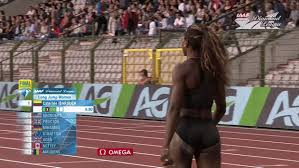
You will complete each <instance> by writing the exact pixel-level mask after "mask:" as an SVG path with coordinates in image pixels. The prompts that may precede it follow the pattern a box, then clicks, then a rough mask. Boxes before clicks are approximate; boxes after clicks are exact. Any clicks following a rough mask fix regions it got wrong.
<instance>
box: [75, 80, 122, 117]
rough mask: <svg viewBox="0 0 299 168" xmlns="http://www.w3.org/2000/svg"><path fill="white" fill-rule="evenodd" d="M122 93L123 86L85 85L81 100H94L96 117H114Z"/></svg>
mask: <svg viewBox="0 0 299 168" xmlns="http://www.w3.org/2000/svg"><path fill="white" fill-rule="evenodd" d="M120 92H121V85H104V84H93V85H91V84H85V85H83V88H82V91H81V94H80V97H79V98H80V99H83V100H94V106H95V111H94V112H95V114H96V115H99V116H107V117H112V115H113V112H114V109H115V106H116V103H117V100H118V97H119V93H120Z"/></svg>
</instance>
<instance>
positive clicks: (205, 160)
mask: <svg viewBox="0 0 299 168" xmlns="http://www.w3.org/2000/svg"><path fill="white" fill-rule="evenodd" d="M195 157H196V164H197V167H198V168H220V167H221V145H220V143H218V144H216V145H214V146H212V147H209V148H207V149H205V150H202V151H201V153H198V154H196V155H195Z"/></svg>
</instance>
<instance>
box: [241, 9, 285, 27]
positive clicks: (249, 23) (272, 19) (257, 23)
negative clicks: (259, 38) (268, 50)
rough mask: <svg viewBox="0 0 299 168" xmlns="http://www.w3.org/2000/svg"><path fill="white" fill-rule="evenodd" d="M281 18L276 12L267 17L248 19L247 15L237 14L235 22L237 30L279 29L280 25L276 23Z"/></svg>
mask: <svg viewBox="0 0 299 168" xmlns="http://www.w3.org/2000/svg"><path fill="white" fill-rule="evenodd" d="M280 18H281V16H278V12H276V13H273V14H270V15H267V16H266V17H261V16H253V17H252V18H251V19H250V15H249V13H246V14H237V19H236V20H235V22H236V23H237V24H238V25H239V26H240V27H238V28H237V29H279V27H280V26H281V23H277V21H279V20H280Z"/></svg>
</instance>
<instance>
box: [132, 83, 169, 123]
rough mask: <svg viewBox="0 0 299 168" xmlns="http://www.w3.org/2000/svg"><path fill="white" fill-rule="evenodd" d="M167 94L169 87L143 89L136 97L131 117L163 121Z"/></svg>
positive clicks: (166, 105) (166, 106)
mask: <svg viewBox="0 0 299 168" xmlns="http://www.w3.org/2000/svg"><path fill="white" fill-rule="evenodd" d="M138 89H140V88H138ZM169 94H170V88H169V87H159V88H158V89H156V88H154V86H152V87H145V88H143V89H142V90H141V92H140V94H139V96H138V100H137V102H136V105H135V108H134V111H133V116H134V117H141V118H157V119H163V118H164V117H165V116H166V113H167V109H168V104H169V100H168V99H169V98H168V97H169ZM133 101H134V100H133Z"/></svg>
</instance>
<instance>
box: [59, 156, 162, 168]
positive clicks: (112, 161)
mask: <svg viewBox="0 0 299 168" xmlns="http://www.w3.org/2000/svg"><path fill="white" fill-rule="evenodd" d="M61 156H67V157H72V158H80V159H87V160H95V161H102V162H110V163H118V164H126V165H133V166H141V167H151V168H162V167H158V166H151V165H144V164H137V163H130V162H121V161H115V160H105V159H97V158H91V157H83V156H70V155H61Z"/></svg>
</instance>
